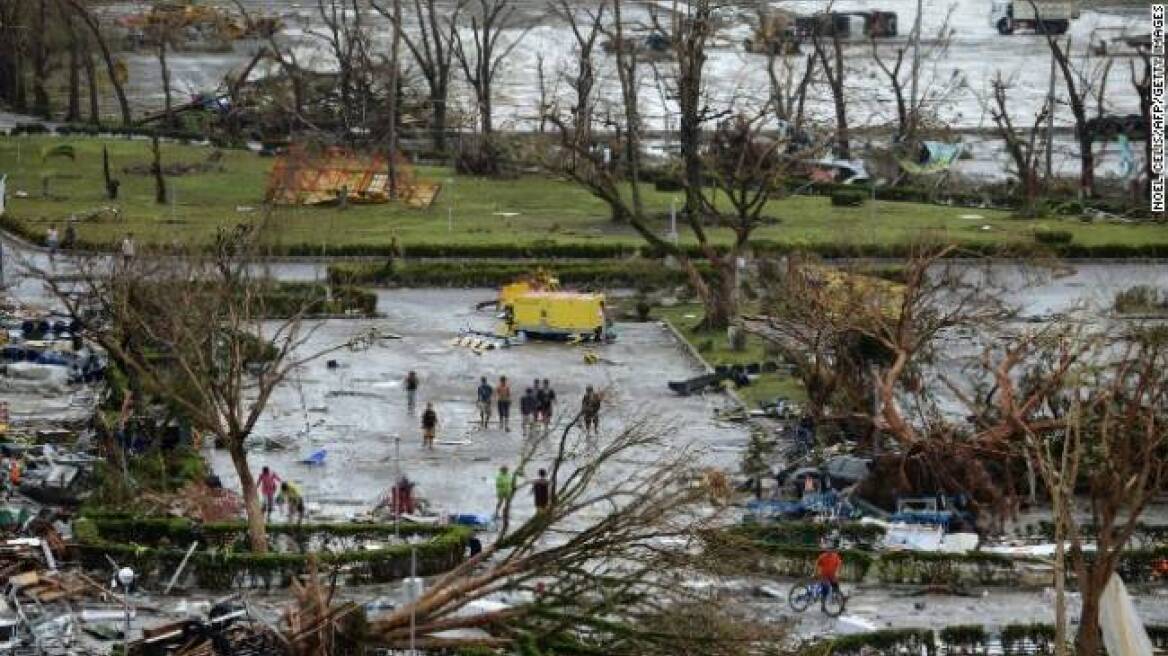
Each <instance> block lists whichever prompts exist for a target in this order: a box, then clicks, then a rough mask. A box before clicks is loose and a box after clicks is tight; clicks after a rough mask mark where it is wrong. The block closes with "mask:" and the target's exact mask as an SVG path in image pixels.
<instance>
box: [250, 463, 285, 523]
mask: <svg viewBox="0 0 1168 656" xmlns="http://www.w3.org/2000/svg"><path fill="white" fill-rule="evenodd" d="M281 482H282V481H281V479H280V477H279V476H277V475H276V472H274V471H272V470H271V469H268V468H267V467H264V468H263V469H261V470H260V477H259V478H258V479H256V485H257V486H258V487H259V488H260V494H261V495H262V496H263V497H264V503H263V511H264V516H266V517H267V518H269V519H271V517H272V510H273V509H274V508H275V507H276V491H277V490H278V489H280V483H281Z"/></svg>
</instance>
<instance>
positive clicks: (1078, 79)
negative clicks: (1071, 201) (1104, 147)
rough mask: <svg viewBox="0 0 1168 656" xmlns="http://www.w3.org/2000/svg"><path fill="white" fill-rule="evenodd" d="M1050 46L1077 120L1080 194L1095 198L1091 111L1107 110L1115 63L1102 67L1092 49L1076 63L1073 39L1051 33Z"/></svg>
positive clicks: (1048, 37)
mask: <svg viewBox="0 0 1168 656" xmlns="http://www.w3.org/2000/svg"><path fill="white" fill-rule="evenodd" d="M1046 43H1047V45H1048V46H1049V47H1050V53H1051V55H1052V56H1053V57H1054V61H1055V64H1056V65H1057V66H1058V70H1059V73H1060V74H1061V76H1062V81H1063V86H1064V88H1065V89H1066V90H1067V104H1068V105H1069V106H1070V108H1071V115H1072V116H1073V117H1074V119H1075V136H1076V139H1077V141H1078V142H1079V169H1080V172H1079V193H1080V194H1081V195H1082V196H1083V197H1085V198H1090V197H1092V196H1094V195H1095V151H1094V141H1095V135H1094V134H1092V133H1091V130H1090V129H1089V126H1088V121H1089V120H1090V116H1089V115H1088V112H1089V111H1090V110H1091V104H1092V102H1095V103H1096V104H1097V106H1098V107H1099V108H1100V109H1102V107H1103V102H1104V97H1105V95H1106V85H1107V75H1108V72H1109V70H1110V68H1111V62H1112V60H1111V59H1106V60H1105V61H1104V62H1103V63H1102V64H1100V63H1099V62H1098V61H1097V60H1095V59H1094V58H1093V57H1092V56H1091V50H1090V48H1088V50H1087V52H1086V53H1085V54H1084V55H1083V57H1081V58H1080V59H1079V60H1078V63H1077V64H1076V63H1075V62H1074V61H1073V60H1072V54H1071V41H1070V39H1068V40H1067V41H1066V42H1065V43H1064V42H1062V41H1060V40H1059V37H1058V35H1056V34H1053V33H1051V32H1049V31H1048V32H1047V34H1046Z"/></svg>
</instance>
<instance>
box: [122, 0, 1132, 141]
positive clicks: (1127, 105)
mask: <svg viewBox="0 0 1168 656" xmlns="http://www.w3.org/2000/svg"><path fill="white" fill-rule="evenodd" d="M651 4H654V3H638V5H637V6H635V7H632V8H630V9H628V10H627V11H626V13H627V15H628V16H629V17H630V19H631V20H632V21H634V22H637V23H640V24H647V23H648V22H649V13H648V10H647V7H648V6H649V5H651ZM662 4H664V3H662ZM769 4H771V5H772V6H774V7H776V8H778V7H781V8H785V9H790V10H793V11H796V12H800V13H809V12H813V11H816V10H821V9H822V8H823V6H824V4H825V3H822V2H814V1H810V0H799V1H795V2H781V3H779V2H772V3H769ZM923 4H924V12H923V18H922V30H923V34H925V38H926V39H928V38H930V37H932V36H935V35H936V34H937V33H938V31H939V30H940V29H941V28H942V26H943V25H944V24H945V21H946V19H947V17H948V21H949V25H950V26H951V27H952V28H953V30H954V33H953V38H952V42H951V45H950V46H949V48H948V49H947V50H944V51H934V50H932V48H931V46H925V47H924V52H925V54H926V55H927V56H929V58H928V59H927V60H926V61H925V62H924V64H923V65H922V72H921V76H922V77H921V80H922V82H921V88H922V90H924V91H923V92H925V93H928V94H929V95H930V97H932V98H933V99H934V101H935V102H934V103H933V106H932V107H931V109H933V110H935V111H936V112H937V113H938V114H939V115H940V117H941V118H942V120H943V121H945V122H947V123H949V124H950V125H951V126H953V127H986V126H988V125H990V122H989V119H988V115H987V114H986V112H985V111H984V109H983V103H982V97H984V94H985V92H986V91H987V90H988V84H989V80H990V78H991V77H992V76H993V75H994V74H995V73H996V72H999V71H1000V72H1001V73H1002V74H1003V76H1005V77H1006V78H1007V79H1009V80H1011V81H1012V82H1013V83H1014V89H1013V94H1014V96H1015V103H1016V105H1015V107H1013V108H1012V111H1014V112H1015V113H1016V114H1017V116H1018V117H1023V116H1026V115H1032V114H1033V113H1034V110H1035V109H1036V108H1037V107H1038V106H1039V104H1040V103H1041V102H1042V99H1043V97H1044V95H1045V94H1046V92H1047V80H1048V73H1049V59H1050V58H1049V54H1048V50H1047V46H1046V44H1045V42H1044V40H1043V39H1042V38H1041V37H1038V36H1035V35H1025V34H1017V35H1014V36H1010V37H1003V36H1000V35H998V33H997V31H996V30H995V29H994V28H993V27H992V26H991V25H990V24H989V4H990V3H989V2H959V3H958V2H946V1H944V0H928V1H926V2H924V3H923ZM244 5H245V6H247V7H248V8H249V10H254V11H259V12H266V13H273V14H277V15H280V16H282V17H283V18H284V21H285V24H286V25H287V27H288V29H287V32H286V33H285V34H284V35H283V36H282V38H283V39H284V40H285V42H286V43H291V44H296V49H297V51H298V55H299V56H300V59H301V61H302V62H307V63H308V65H310V66H315V67H320V68H332V67H333V66H334V64H333V63H332V62H331V61H330V57H329V56H327V54H326V53H325V52H324V51H323V49H322V44H321V40H320V39H319V38H317V37H314V36H313V35H312V33H313V32H314V31H315V30H317V29H318V28H319V23H320V21H319V16H318V14H317V13H316V11H315V4H314V3H312V2H303V3H299V4H297V3H280V2H272V1H271V0H244ZM520 5H521V12H520V14H519V19H518V20H517V21H516V23H517V24H518V25H519V27H517V28H516V29H514V30H511V31H510V33H509V34H507V35H506V36H505V37H504V41H506V40H507V38H518V37H519V36H520V34H521V33H522V30H523V29H526V28H530V31H529V32H528V33H527V34H526V35H525V37H524V39H523V41H522V42H521V43H520V44H519V45H518V46H517V47H516V49H515V51H514V52H513V54H512V56H511V57H510V58H509V59H508V60H507V62H506V64H505V65H504V67H503V68H502V70H501V72H500V80H499V84H498V94H499V98H498V99H497V100H496V106H497V107H498V112H499V118H498V123H499V127H501V128H504V129H506V128H516V129H530V128H531V127H532V126H533V124H534V123H533V120H534V113H533V112H534V110H533V108H534V106H535V104H536V102H537V99H538V77H537V75H536V74H535V73H536V60H537V56H543V57H544V58H545V61H544V70H545V73H546V75H547V76H548V79H549V85H550V84H554V82H555V79H556V77H557V76H558V73H559V72H560V71H562V70H564V67H565V66H568V65H569V64H570V63H571V57H572V51H571V48H570V47H569V45H568V44H570V43H572V42H573V41H572V37H571V34H570V32H569V31H568V30H567V28H566V27H564V26H562V25H561V24H559V23H558V22H556V21H555V20H554V19H551V18H549V17H547V14H546V12H545V11H543V7H544V6H545V4H544V3H542V2H539V1H537V0H533V1H530V2H524V3H520ZM135 6H139V7H140V6H141V3H122V4H118V5H114V6H113V7H111V8H110V11H111V12H114V13H118V12H127V11H130V10H131V8H133V7H135ZM666 6H667V5H666ZM743 6H744V7H746V6H747V5H743ZM833 7H834V8H835V9H838V10H841V11H855V10H865V9H873V8H879V9H883V10H892V11H896V12H897V13H898V14H899V18H900V32H901V34H902V35H907V34H908V32H909V31H910V30H911V29H912V23H913V19H914V17H915V14H916V3H915V2H914V1H913V0H884V1H881V2H870V1H869V0H840V1H838V2H835V3H834V4H833ZM408 13H410V12H407V14H408ZM725 15H726V17H727V21H726V24H725V27H724V28H723V29H722V31H721V32H720V33H719V35H718V36H717V38H716V39H715V42H714V48H713V50H712V52H711V54H710V59H709V68H708V75H707V79H708V83H709V85H710V92H711V94H712V95H713V96H715V97H718V98H721V99H723V100H727V101H729V100H730V99H732V98H733V99H736V100H737V102H738V103H739V104H742V103H750V102H751V101H752V100H758V99H761V98H763V97H764V96H765V92H766V89H767V74H766V61H765V58H763V57H761V56H755V55H748V54H745V53H744V52H743V51H742V48H741V43H742V40H743V39H745V38H747V37H749V36H750V33H751V27H750V26H749V21H750V20H753V16H754V10H753V8H747V9H741V10H736V11H728V12H726V14H725ZM372 22H373V24H375V25H377V28H376V30H377V31H376V34H377V38H378V40H379V41H380V42H384V41H385V40H386V37H387V34H388V29H387V26H386V25H387V24H386V22H385V21H384V20H383V19H381V18H380V17H378V16H375V15H374V16H373V17H372ZM1147 23H1148V20H1147V16H1146V15H1145V14H1144V13H1143V12H1141V11H1140V10H1139V9H1132V10H1107V11H1099V10H1085V11H1084V12H1083V14H1082V17H1081V18H1080V19H1079V20H1077V21H1075V22H1074V23H1073V25H1072V30H1071V35H1072V38H1073V42H1074V43H1075V44H1076V45H1077V46H1082V45H1084V44H1086V43H1088V42H1093V41H1098V40H1099V39H1101V38H1111V37H1114V36H1117V35H1119V34H1121V33H1124V31H1125V30H1126V31H1128V32H1135V33H1138V32H1140V31H1143V32H1146V31H1147ZM905 43H906V37H904V36H902V37H900V39H899V40H892V41H889V42H887V43H886V44H885V45H884V46H883V49H884V50H885V51H886V53H887V54H890V55H891V54H892V53H893V52H894V48H896V47H898V45H899V46H903V45H904V44H905ZM257 45H258V44H247V43H243V44H240V45H239V46H238V47H237V52H235V53H231V54H197V53H189V54H188V53H174V54H173V55H171V57H170V65H171V68H172V72H171V73H172V76H173V79H174V80H175V85H176V87H177V88H178V89H179V91H180V92H183V93H186V92H198V91H210V90H212V89H213V88H214V87H215V86H216V85H217V84H218V82H219V81H220V80H221V79H222V77H223V75H224V74H225V73H226V72H228V71H229V70H231V69H232V67H234V66H239V65H240V64H241V62H242V61H243V60H244V59H245V58H246V57H247V55H248V54H249V53H250V52H251V51H253V49H254V48H255V47H257ZM846 55H847V57H848V59H849V66H850V67H851V68H853V69H854V70H853V71H852V75H851V79H850V82H849V87H850V89H851V92H852V98H851V99H850V100H849V102H850V103H851V105H852V114H853V121H854V122H855V123H856V125H857V126H863V125H869V124H878V123H884V122H887V121H889V120H891V119H892V118H893V116H894V103H893V98H892V95H891V91H890V90H889V89H887V88H886V86H887V85H886V84H884V83H883V81H882V79H881V78H880V77H879V76H878V75H877V74H876V69H875V68H874V65H873V63H872V61H871V46H870V45H868V44H867V43H860V44H853V45H850V46H848V48H847V53H846ZM600 59H601V62H600V64H601V68H602V76H601V83H600V90H601V95H602V96H605V97H606V98H608V99H609V100H610V101H612V102H615V101H616V97H617V96H616V94H617V91H618V89H617V88H616V85H615V84H614V83H613V80H612V79H610V78H611V76H612V71H611V66H610V62H608V58H607V57H605V56H603V55H601V56H600ZM127 61H128V63H129V66H130V73H131V75H130V79H131V92H132V94H133V96H134V98H135V99H136V101H138V102H139V103H142V104H144V105H151V106H160V105H161V101H162V97H161V91H160V89H159V76H158V71H157V68H158V67H157V63H156V62H155V60H154V57H153V55H152V54H149V53H143V54H131V55H129V56H128V58H127ZM1119 64H1120V65H1116V66H1113V67H1112V70H1111V71H1110V76H1109V78H1108V80H1109V82H1108V91H1109V93H1108V94H1107V99H1106V102H1105V106H1106V107H1107V108H1108V109H1109V110H1113V111H1117V112H1124V113H1126V112H1129V111H1134V109H1133V108H1134V107H1135V103H1136V97H1135V94H1134V92H1133V91H1132V90H1131V83H1130V80H1129V77H1130V75H1129V71H1128V67H1127V65H1126V64H1125V63H1124V62H1123V61H1122V60H1121V61H1120V62H1119ZM666 75H668V73H667V72H666ZM456 77H457V76H456ZM559 88H560V89H561V90H566V88H565V87H564V86H563V85H562V84H560V85H559ZM942 89H950V91H949V92H947V93H944V94H941V93H940V92H941V90H942ZM661 91H662V89H660V88H659V85H658V83H657V82H656V80H655V76H654V75H652V74H649V73H646V76H645V79H644V80H643V88H642V96H643V101H642V102H643V104H642V111H643V113H644V115H645V117H646V120H647V121H649V123H650V127H656V128H665V127H669V125H668V124H669V123H670V122H671V121H673V118H672V117H671V112H673V111H675V110H674V108H673V107H672V106H669V105H667V104H663V103H662V93H661ZM455 95H456V97H457V98H459V100H460V103H459V104H460V105H461V106H463V108H464V109H470V108H471V105H470V102H469V96H468V94H467V93H466V89H464V88H461V87H459V88H458V89H457V90H456V94H455ZM828 102H829V100H828V96H827V90H826V89H816V90H815V92H814V99H813V102H812V104H811V106H812V108H813V111H815V112H817V113H819V114H822V115H823V116H825V117H826V116H827V111H828ZM1069 120H1070V116H1069V113H1067V112H1065V111H1063V112H1061V113H1060V115H1059V116H1058V121H1059V122H1060V123H1067V122H1069Z"/></svg>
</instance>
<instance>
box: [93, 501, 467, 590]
mask: <svg viewBox="0 0 1168 656" xmlns="http://www.w3.org/2000/svg"><path fill="white" fill-rule="evenodd" d="M77 523H78V524H79V525H80V529H79V530H78V529H75V532H76V536H77V540H78V542H79V546H78V550H79V552H80V556H81V560H82V562H83V563H85V564H86V565H88V566H94V567H99V566H101V565H100V563H103V562H106V561H105V555H107V554H108V555H109V556H111V557H113V558H114V559H115V560H117V561H118V562H121V563H127V564H130V565H131V566H132V567H134V568H135V570H137V571H138V572H139V573H140V574H141V575H142V576H143V577H144V578H146V579H148V580H149V579H158V578H159V577H164V576H168V575H169V573H171V572H173V571H174V568H175V567H176V566H177V565H178V563H179V561H181V560H182V558H183V557H184V556H185V554H186V549H185V548H183V545H187V544H189V543H190V542H193V541H195V540H198V541H199V542H200V544H202V545H203V548H202V549H199V550H197V551H195V553H194V555H192V556H191V560H190V565H189V567H190V571H191V574H192V576H193V577H194V580H195V581H196V583H197V585H199V586H200V587H205V588H209V589H216V590H220V589H228V588H234V587H239V586H249V585H250V586H256V585H259V586H263V587H273V586H284V585H287V584H288V583H289V582H290V581H291V579H292V578H293V577H295V576H297V575H299V574H301V573H303V572H304V571H305V570H306V568H307V559H308V555H307V554H302V553H266V554H258V553H251V552H237V551H234V545H236V544H238V543H240V542H242V541H243V538H244V536H245V535H246V532H247V525H246V524H245V523H243V522H220V523H207V524H202V525H196V524H194V523H192V522H190V521H189V520H186V519H183V518H134V517H128V516H125V515H120V514H116V513H108V514H104V515H103V514H99V513H92V514H89V515H86V516H85V517H83V518H81V519H80V520H78V522H77ZM397 530H398V531H399V533H400V535H403V536H416V537H428V538H429V539H428V540H426V541H424V542H420V543H417V544H413V545H410V544H394V545H391V546H388V547H385V548H382V549H372V550H369V549H356V550H352V551H329V552H324V553H319V554H317V558H318V562H319V563H320V564H321V566H322V567H324V568H327V569H333V568H335V569H337V570H338V571H341V572H343V575H344V578H345V580H346V582H348V583H350V584H363V583H385V582H389V581H393V580H397V579H400V578H403V577H405V576H408V575H409V572H410V566H411V552H412V551H413V550H415V549H416V552H417V559H418V572H419V573H420V575H422V576H429V575H432V574H437V573H439V572H443V571H446V570H448V569H450V568H451V567H453V566H455V565H457V564H458V563H459V562H461V561H462V558H463V556H464V552H465V550H466V541H467V540H468V539H469V538H470V535H471V531H470V529H468V528H466V527H462V526H443V527H435V526H418V525H411V524H403V525H401V526H400V527H398V529H397ZM394 531H395V528H394V526H393V525H392V524H304V525H299V526H297V525H294V524H269V525H268V534H269V536H272V537H276V536H280V535H287V536H290V537H293V538H295V539H296V540H297V542H298V543H300V544H307V543H308V542H309V541H311V540H312V539H313V538H314V537H319V536H322V535H323V536H328V537H331V538H341V537H345V538H353V539H359V540H365V539H368V540H373V539H379V538H380V539H389V538H391V537H392V536H393V535H394ZM170 545H175V546H173V547H172V546H170Z"/></svg>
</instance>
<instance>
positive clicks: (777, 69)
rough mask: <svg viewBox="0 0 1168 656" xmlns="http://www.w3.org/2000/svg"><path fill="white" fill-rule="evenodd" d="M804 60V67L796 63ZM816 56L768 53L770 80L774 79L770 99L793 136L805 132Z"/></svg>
mask: <svg viewBox="0 0 1168 656" xmlns="http://www.w3.org/2000/svg"><path fill="white" fill-rule="evenodd" d="M796 61H802V62H803V67H802V69H801V70H799V69H797V68H796V66H795V63H796ZM815 61H816V55H815V54H810V55H808V56H807V57H805V58H803V59H802V60H797V59H796V58H793V57H784V56H782V55H781V54H780V53H778V52H776V51H775V50H769V51H768V52H767V79H768V80H769V82H770V101H771V107H772V108H773V109H774V113H775V118H776V119H778V120H779V124H780V126H785V128H786V131H787V132H788V135H789V136H795V135H799V134H802V132H803V123H804V119H805V118H806V115H805V108H806V103H807V89H808V87H809V86H810V85H811V83H812V82H813V81H814V79H815Z"/></svg>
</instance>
